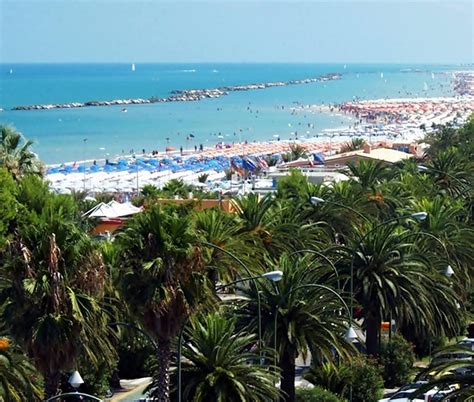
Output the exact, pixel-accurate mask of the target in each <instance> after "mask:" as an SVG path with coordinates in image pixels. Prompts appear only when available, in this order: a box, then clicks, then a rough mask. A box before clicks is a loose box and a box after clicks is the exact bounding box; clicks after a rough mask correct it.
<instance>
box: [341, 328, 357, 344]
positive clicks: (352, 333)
mask: <svg viewBox="0 0 474 402" xmlns="http://www.w3.org/2000/svg"><path fill="white" fill-rule="evenodd" d="M344 338H346V340H347V341H349V342H352V341H353V340H354V339H357V334H356V332H355V330H354V328H353V327H352V326H350V327H349V328H347V331H346V334H345V335H344Z"/></svg>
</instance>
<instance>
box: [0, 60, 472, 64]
mask: <svg viewBox="0 0 474 402" xmlns="http://www.w3.org/2000/svg"><path fill="white" fill-rule="evenodd" d="M5 64H346V65H351V64H358V65H366V64H421V65H423V64H429V65H474V61H465V62H461V61H136V60H130V61H92V60H91V61H84V60H81V61H61V60H59V61H58V60H56V61H0V65H5Z"/></svg>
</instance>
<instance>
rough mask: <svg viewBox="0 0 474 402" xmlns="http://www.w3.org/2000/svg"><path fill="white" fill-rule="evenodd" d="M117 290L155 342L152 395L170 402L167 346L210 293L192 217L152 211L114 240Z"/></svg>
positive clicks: (155, 207)
mask: <svg viewBox="0 0 474 402" xmlns="http://www.w3.org/2000/svg"><path fill="white" fill-rule="evenodd" d="M115 242H116V244H117V246H118V247H119V267H118V268H119V270H120V280H119V287H120V290H121V294H122V297H123V298H124V300H125V301H126V302H127V304H128V306H129V309H130V311H131V313H132V314H133V315H134V316H135V317H136V318H137V320H138V321H139V322H140V323H141V324H142V325H143V326H144V328H145V329H146V330H147V331H148V333H149V334H150V335H151V336H152V337H153V338H154V339H155V340H156V343H157V353H158V356H157V357H158V365H157V373H156V382H157V393H156V397H157V398H158V400H160V401H168V400H169V388H170V380H169V367H170V360H171V341H172V339H173V338H174V337H176V335H177V334H178V333H179V331H180V329H181V328H182V326H183V324H184V323H185V321H186V320H187V317H188V316H189V315H190V314H191V313H192V312H193V311H194V309H195V308H196V307H197V306H198V305H199V304H200V302H201V299H202V298H203V297H205V295H206V293H207V290H208V289H209V288H210V281H209V279H208V277H207V268H206V263H205V261H204V259H203V254H202V250H201V247H200V245H199V237H198V234H197V232H196V230H195V222H194V221H193V219H192V214H191V213H188V212H182V211H181V214H179V213H178V211H177V210H176V209H173V208H168V209H167V210H166V211H164V210H163V209H162V208H161V207H160V206H159V205H152V206H150V207H149V208H148V209H147V210H146V211H144V212H143V213H141V214H138V215H136V216H135V217H134V218H133V219H130V220H129V221H128V222H127V223H126V225H125V226H124V227H123V229H122V230H121V232H120V233H119V234H118V235H117V238H116V241H115Z"/></svg>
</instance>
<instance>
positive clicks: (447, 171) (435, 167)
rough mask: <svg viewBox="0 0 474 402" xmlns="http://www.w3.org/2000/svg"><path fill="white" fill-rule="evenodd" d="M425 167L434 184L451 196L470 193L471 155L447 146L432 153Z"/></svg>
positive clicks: (472, 170)
mask: <svg viewBox="0 0 474 402" xmlns="http://www.w3.org/2000/svg"><path fill="white" fill-rule="evenodd" d="M426 167H427V168H428V170H427V171H426V173H427V174H429V175H430V176H432V177H433V179H434V182H435V184H436V185H437V186H438V187H439V188H440V189H441V190H444V191H446V192H447V193H448V194H450V195H451V196H459V195H461V194H463V195H466V194H468V192H470V193H472V186H473V184H474V181H473V175H474V163H473V162H472V155H464V154H463V153H462V152H461V151H460V150H459V149H458V148H454V147H451V148H447V149H444V150H440V151H439V152H437V153H436V154H435V155H433V156H432V158H431V159H430V160H429V161H428V162H427V163H426Z"/></svg>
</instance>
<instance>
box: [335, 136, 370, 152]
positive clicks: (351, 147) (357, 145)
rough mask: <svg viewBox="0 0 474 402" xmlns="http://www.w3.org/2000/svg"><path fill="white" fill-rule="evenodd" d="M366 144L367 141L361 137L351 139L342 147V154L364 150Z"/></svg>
mask: <svg viewBox="0 0 474 402" xmlns="http://www.w3.org/2000/svg"><path fill="white" fill-rule="evenodd" d="M365 143H366V141H365V140H364V139H363V138H360V137H356V138H351V140H350V141H348V142H346V143H345V144H343V145H342V147H341V151H340V153H343V152H350V151H357V150H359V149H362V147H363V146H364V144H365Z"/></svg>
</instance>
